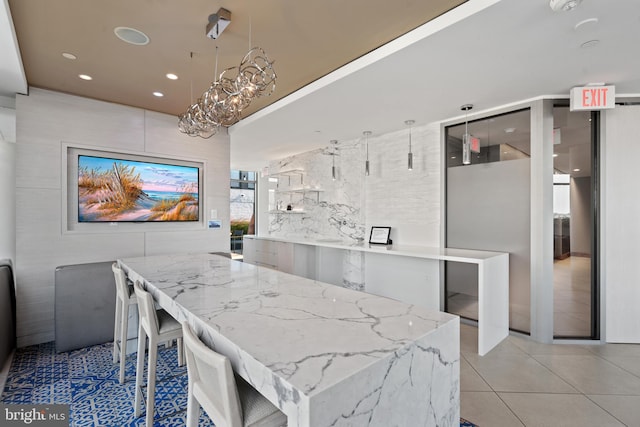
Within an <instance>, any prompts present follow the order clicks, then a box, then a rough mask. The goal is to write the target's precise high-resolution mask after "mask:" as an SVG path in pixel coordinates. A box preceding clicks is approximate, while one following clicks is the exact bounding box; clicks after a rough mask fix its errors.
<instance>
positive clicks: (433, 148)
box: [362, 123, 441, 247]
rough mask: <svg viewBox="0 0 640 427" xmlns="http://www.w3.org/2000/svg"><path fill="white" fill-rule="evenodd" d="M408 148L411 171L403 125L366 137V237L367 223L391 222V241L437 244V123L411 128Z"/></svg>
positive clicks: (384, 224)
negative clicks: (388, 131) (369, 166)
mask: <svg viewBox="0 0 640 427" xmlns="http://www.w3.org/2000/svg"><path fill="white" fill-rule="evenodd" d="M412 152H413V170H408V169H407V154H408V153H409V134H408V129H404V130H401V131H398V132H394V133H390V134H386V135H381V136H379V137H375V138H372V139H369V160H370V163H371V175H369V176H368V177H367V179H366V180H365V185H364V189H365V193H366V207H365V219H366V230H367V231H366V232H367V235H366V239H367V240H368V239H369V234H368V233H369V231H370V230H371V226H391V227H392V232H391V238H392V239H393V242H394V243H398V244H402V245H418V246H434V247H438V246H440V198H441V197H440V182H441V173H440V163H441V155H440V152H441V151H440V124H439V123H435V124H431V125H427V126H422V127H416V128H414V129H413V130H412ZM362 163H363V164H364V162H362Z"/></svg>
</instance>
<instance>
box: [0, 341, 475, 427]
mask: <svg viewBox="0 0 640 427" xmlns="http://www.w3.org/2000/svg"><path fill="white" fill-rule="evenodd" d="M111 349H112V344H111V343H106V344H101V345H96V346H92V347H87V348H83V349H80V350H75V351H70V352H64V353H56V352H55V345H54V343H46V344H40V345H35V346H30V347H26V348H21V349H18V350H17V351H16V354H15V357H14V359H13V363H12V364H11V369H10V370H9V373H8V375H7V382H6V386H5V388H4V392H3V393H2V394H1V395H0V403H4V404H20V403H23V404H24V403H27V404H51V403H65V404H69V405H70V411H69V412H70V420H71V422H70V425H71V426H73V427H85V426H86V427H94V426H110V427H122V426H130V427H133V426H142V425H144V418H143V417H139V418H135V417H134V416H133V404H132V402H133V396H134V388H135V387H134V384H135V366H134V365H135V355H130V356H129V357H127V365H126V382H125V384H120V383H119V382H118V365H116V364H113V362H112V356H111ZM177 364H178V362H177V356H176V351H175V346H174V347H173V348H168V349H165V348H162V347H160V349H159V352H158V365H157V366H158V382H157V385H156V387H157V389H156V415H155V422H154V427H178V426H184V425H185V421H186V419H185V418H186V414H185V409H186V403H187V402H186V401H187V396H186V395H187V381H188V380H187V375H186V368H185V367H182V368H179V367H178V366H177ZM145 366H146V364H145ZM2 420H3V418H2V417H1V416H0V426H2V425H4V424H3V421H2ZM199 425H200V426H209V427H211V426H213V423H211V421H210V420H209V418H208V417H207V416H206V415H205V414H204V412H203V411H201V416H200V424H199ZM406 427H410V426H406ZM411 427H413V426H411ZM460 427H477V426H476V425H475V424H473V423H471V422H469V421H466V420H463V419H461V420H460Z"/></svg>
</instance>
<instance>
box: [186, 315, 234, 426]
mask: <svg viewBox="0 0 640 427" xmlns="http://www.w3.org/2000/svg"><path fill="white" fill-rule="evenodd" d="M182 335H183V339H184V347H185V354H186V356H187V371H188V376H189V382H190V383H191V382H192V383H193V389H195V391H196V393H197V394H200V393H204V395H205V396H198V395H197V394H196V399H197V400H198V402H200V405H201V406H202V407H203V408H204V410H205V411H206V412H207V414H208V415H209V417H211V420H212V421H213V422H214V424H215V425H216V426H217V427H242V426H243V423H242V409H241V406H240V398H239V397H238V389H237V387H236V381H235V378H234V376H233V369H232V368H231V363H230V362H229V359H228V358H226V357H225V356H222V355H221V354H218V353H216V352H215V351H213V350H211V349H210V348H209V347H207V346H206V345H204V343H203V342H202V341H200V339H199V338H198V337H197V336H196V334H195V333H194V332H193V330H192V329H191V327H190V326H189V325H188V324H187V322H183V323H182Z"/></svg>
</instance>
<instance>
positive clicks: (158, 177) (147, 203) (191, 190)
mask: <svg viewBox="0 0 640 427" xmlns="http://www.w3.org/2000/svg"><path fill="white" fill-rule="evenodd" d="M198 220H199V217H198V168H197V167H189V166H175V165H169V164H163V163H151V162H141V161H134V160H121V159H113V158H105V157H93V156H78V221H79V222H119V221H126V222H129V221H198Z"/></svg>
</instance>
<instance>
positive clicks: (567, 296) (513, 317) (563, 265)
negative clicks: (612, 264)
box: [448, 256, 591, 338]
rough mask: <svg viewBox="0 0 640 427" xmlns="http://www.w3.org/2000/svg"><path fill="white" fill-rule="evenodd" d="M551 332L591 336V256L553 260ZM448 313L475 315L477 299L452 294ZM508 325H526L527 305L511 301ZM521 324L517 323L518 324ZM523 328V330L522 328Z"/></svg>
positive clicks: (470, 317)
mask: <svg viewBox="0 0 640 427" xmlns="http://www.w3.org/2000/svg"><path fill="white" fill-rule="evenodd" d="M553 282H554V286H553V316H554V317H553V333H554V335H555V336H558V337H580V338H586V337H589V336H590V335H591V258H587V257H579V256H571V257H568V258H565V259H563V260H554V263H553ZM448 309H449V312H450V313H454V314H457V315H459V316H463V317H466V318H468V319H477V318H478V298H477V297H475V296H471V295H466V294H462V293H452V294H451V295H449V299H448ZM509 316H510V320H509V324H510V327H511V328H514V327H515V328H516V329H517V328H518V327H522V326H524V325H527V326H526V328H524V329H526V330H528V329H529V327H528V325H529V324H530V320H529V307H528V306H527V307H521V306H518V305H514V304H511V306H510V307H509ZM519 325H520V326H519ZM524 329H523V330H524Z"/></svg>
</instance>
